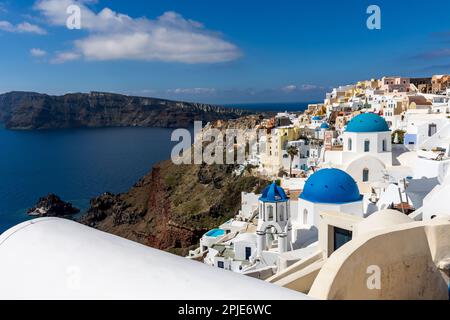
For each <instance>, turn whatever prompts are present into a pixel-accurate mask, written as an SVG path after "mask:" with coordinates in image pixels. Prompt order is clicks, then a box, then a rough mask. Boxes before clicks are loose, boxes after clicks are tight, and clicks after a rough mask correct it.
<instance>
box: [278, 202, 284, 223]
mask: <svg viewBox="0 0 450 320" xmlns="http://www.w3.org/2000/svg"><path fill="white" fill-rule="evenodd" d="M278 212H279V213H278V221H283V220H284V217H283V212H284V206H283V205H280V208H279V210H278Z"/></svg>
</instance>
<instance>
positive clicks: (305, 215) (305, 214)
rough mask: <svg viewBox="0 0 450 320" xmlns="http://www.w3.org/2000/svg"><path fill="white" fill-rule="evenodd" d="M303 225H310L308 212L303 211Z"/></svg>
mask: <svg viewBox="0 0 450 320" xmlns="http://www.w3.org/2000/svg"><path fill="white" fill-rule="evenodd" d="M303 224H308V210H306V209H304V210H303Z"/></svg>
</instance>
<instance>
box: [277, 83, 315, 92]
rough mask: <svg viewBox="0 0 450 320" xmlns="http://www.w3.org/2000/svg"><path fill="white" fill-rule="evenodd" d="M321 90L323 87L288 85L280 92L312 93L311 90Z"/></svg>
mask: <svg viewBox="0 0 450 320" xmlns="http://www.w3.org/2000/svg"><path fill="white" fill-rule="evenodd" d="M320 89H323V87H320V86H316V85H313V84H301V85H298V86H297V85H294V84H290V85H287V86H285V87H283V88H281V90H282V91H284V92H286V93H291V92H296V91H312V90H320Z"/></svg>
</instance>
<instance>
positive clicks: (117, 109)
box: [0, 91, 254, 130]
mask: <svg viewBox="0 0 450 320" xmlns="http://www.w3.org/2000/svg"><path fill="white" fill-rule="evenodd" d="M251 113H254V111H253V112H252V111H246V110H241V109H233V108H226V107H221V106H215V105H209V104H202V103H191V102H181V101H172V100H164V99H157V98H148V97H136V96H127V95H121V94H115V93H104V92H90V93H70V94H65V95H62V96H52V95H47V94H41V93H36V92H21V91H13V92H9V93H5V94H1V95H0V123H3V124H4V125H5V127H6V128H7V129H13V130H35V129H63V128H100V127H158V128H180V127H184V128H185V127H189V126H191V125H192V124H193V122H194V121H203V122H204V123H207V122H211V121H215V120H219V119H222V120H228V119H236V118H239V117H241V116H245V115H248V114H251Z"/></svg>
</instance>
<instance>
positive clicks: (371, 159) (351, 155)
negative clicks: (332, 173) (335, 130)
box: [324, 113, 392, 184]
mask: <svg viewBox="0 0 450 320" xmlns="http://www.w3.org/2000/svg"><path fill="white" fill-rule="evenodd" d="M342 140H343V149H342V150H339V151H337V150H327V151H326V152H325V159H324V167H325V166H327V165H328V166H330V167H335V168H339V169H342V170H344V171H345V172H347V173H349V174H350V175H351V176H352V177H353V179H354V180H355V181H356V182H358V183H359V184H370V183H372V182H375V181H380V180H382V178H383V175H384V174H383V171H384V170H385V169H386V168H387V167H391V166H392V143H391V131H390V130H389V126H388V124H387V123H386V121H385V120H384V118H383V117H381V116H379V115H377V114H374V113H363V114H360V115H358V116H356V117H354V118H353V119H352V120H351V121H350V122H349V123H348V124H347V126H346V129H345V131H344V133H343V135H342Z"/></svg>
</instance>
